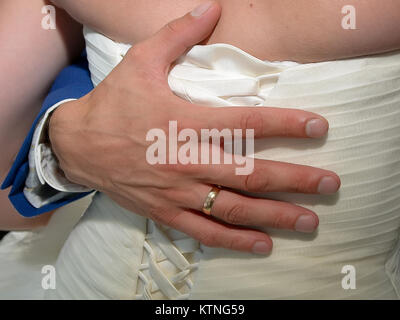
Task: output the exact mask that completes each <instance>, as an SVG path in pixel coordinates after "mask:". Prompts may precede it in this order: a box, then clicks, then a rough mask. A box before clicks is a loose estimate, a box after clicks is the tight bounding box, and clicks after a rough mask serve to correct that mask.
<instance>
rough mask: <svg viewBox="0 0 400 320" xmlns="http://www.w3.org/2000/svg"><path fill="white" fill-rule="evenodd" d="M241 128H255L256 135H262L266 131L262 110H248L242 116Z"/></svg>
mask: <svg viewBox="0 0 400 320" xmlns="http://www.w3.org/2000/svg"><path fill="white" fill-rule="evenodd" d="M240 129H242V130H246V129H253V130H254V133H255V136H260V135H262V133H263V132H264V122H263V117H262V114H261V112H260V111H256V110H248V111H247V110H246V112H245V113H243V114H241V116H240Z"/></svg>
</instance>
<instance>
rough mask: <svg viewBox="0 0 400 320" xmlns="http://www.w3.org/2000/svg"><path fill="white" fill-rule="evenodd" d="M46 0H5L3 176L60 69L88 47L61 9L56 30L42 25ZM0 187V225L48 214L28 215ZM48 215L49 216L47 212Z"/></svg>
mask: <svg viewBox="0 0 400 320" xmlns="http://www.w3.org/2000/svg"><path fill="white" fill-rule="evenodd" d="M48 4H49V2H48V1H45V0H29V1H26V0H13V1H7V0H5V1H0V43H1V51H0V70H1V72H0V88H1V90H0V103H1V107H0V146H1V156H0V179H1V181H0V182H2V181H3V179H4V178H5V175H6V173H7V171H8V170H9V169H10V167H11V165H12V162H13V159H14V157H15V155H16V154H17V152H18V150H19V148H20V147H21V145H22V142H23V140H24V138H25V136H26V134H27V132H28V130H29V128H30V127H31V125H32V123H33V120H34V119H35V117H36V115H37V113H38V111H39V109H40V106H41V103H42V100H43V98H44V97H45V95H46V94H47V92H48V90H49V87H50V86H51V83H52V82H53V81H54V79H55V77H56V76H57V74H58V73H59V72H60V70H61V69H62V68H63V67H64V66H66V65H67V64H68V63H69V61H70V60H71V59H72V58H73V57H74V56H77V55H78V54H79V53H80V52H81V50H82V49H83V40H82V35H81V26H80V25H79V24H77V23H75V22H74V21H73V20H72V19H71V18H70V17H68V16H67V15H66V13H65V12H64V11H62V10H58V11H57V14H56V30H45V29H43V28H42V23H41V22H42V19H43V18H44V17H45V15H44V14H43V13H42V8H43V7H44V6H45V5H48ZM7 193H8V191H7V190H6V191H1V192H0V229H4V228H13V229H27V228H30V227H34V226H37V225H40V224H41V223H42V222H43V221H45V220H46V217H45V216H43V217H40V218H37V219H23V218H22V217H21V216H19V215H18V213H17V212H16V211H15V210H14V209H13V208H12V206H11V204H10V203H9V201H8V199H7V197H6V195H7ZM47 219H48V217H47Z"/></svg>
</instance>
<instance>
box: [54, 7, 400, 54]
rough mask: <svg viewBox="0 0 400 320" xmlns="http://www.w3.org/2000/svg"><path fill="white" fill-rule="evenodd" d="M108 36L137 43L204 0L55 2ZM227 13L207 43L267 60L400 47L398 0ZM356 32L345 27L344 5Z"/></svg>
mask: <svg viewBox="0 0 400 320" xmlns="http://www.w3.org/2000/svg"><path fill="white" fill-rule="evenodd" d="M53 2H54V3H55V4H57V5H59V6H62V7H63V8H65V9H66V10H67V11H68V12H69V13H70V14H71V15H72V16H73V17H74V18H75V19H77V20H78V21H80V22H81V23H83V24H85V25H88V26H90V27H92V28H94V29H96V30H97V31H99V32H102V33H103V34H105V35H107V36H108V37H110V38H112V39H114V40H116V41H121V42H128V43H137V42H139V41H141V40H144V39H146V38H148V37H149V36H151V35H152V34H154V33H155V32H156V31H157V30H159V29H160V28H161V27H162V26H163V25H165V24H167V23H168V22H169V21H171V20H172V19H175V18H177V17H179V16H182V15H183V14H185V13H186V12H188V11H190V10H191V9H193V8H194V7H195V6H196V5H198V4H199V3H201V2H204V1H202V0H117V1H112V4H111V3H110V1H107V0H82V1H74V0H55V1H53ZM217 2H219V3H220V4H221V6H222V8H223V12H222V17H221V20H220V22H219V23H218V26H217V27H216V29H215V31H214V32H213V34H212V35H211V37H210V38H209V39H208V41H207V43H218V42H223V43H229V44H232V45H234V46H237V47H239V48H241V49H243V50H245V51H247V52H249V53H250V54H252V55H254V56H256V57H258V58H261V59H268V60H294V61H298V62H311V61H323V60H332V59H339V58H345V57H354V56H359V55H366V54H372V53H378V52H384V51H391V50H395V49H400V23H399V21H400V2H399V1H398V0H385V1H380V0H367V1H357V0H331V1H326V0H218V1H217ZM349 5H350V6H353V7H354V9H355V24H356V30H353V29H344V28H343V27H342V21H343V19H344V18H345V17H346V15H347V14H346V13H343V11H342V10H343V8H344V7H345V6H349Z"/></svg>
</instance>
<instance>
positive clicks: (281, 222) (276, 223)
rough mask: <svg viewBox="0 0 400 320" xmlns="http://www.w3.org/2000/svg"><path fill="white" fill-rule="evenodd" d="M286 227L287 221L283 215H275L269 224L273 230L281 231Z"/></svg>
mask: <svg viewBox="0 0 400 320" xmlns="http://www.w3.org/2000/svg"><path fill="white" fill-rule="evenodd" d="M286 225H287V219H285V215H284V214H283V213H277V214H276V215H275V217H274V219H273V220H272V223H271V227H272V228H274V229H283V228H285V226H286Z"/></svg>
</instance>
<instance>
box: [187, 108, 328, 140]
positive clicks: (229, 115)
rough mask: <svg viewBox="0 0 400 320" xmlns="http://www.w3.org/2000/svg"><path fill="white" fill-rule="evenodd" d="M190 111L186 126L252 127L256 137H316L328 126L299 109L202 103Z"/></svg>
mask: <svg viewBox="0 0 400 320" xmlns="http://www.w3.org/2000/svg"><path fill="white" fill-rule="evenodd" d="M186 107H197V109H198V110H195V112H194V110H191V111H190V112H192V114H195V117H193V120H192V121H187V124H186V125H187V126H193V127H192V129H194V130H196V131H198V132H200V130H201V129H218V130H223V129H231V130H233V129H241V130H243V133H245V130H246V129H253V130H254V135H255V137H256V138H265V137H272V136H279V137H296V138H320V137H323V136H324V135H325V134H326V133H327V132H328V129H329V123H328V121H327V120H326V119H325V118H324V117H322V116H320V115H318V114H315V113H312V112H307V111H303V110H299V109H286V108H272V107H240V108H238V107H225V108H212V107H202V106H186Z"/></svg>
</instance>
